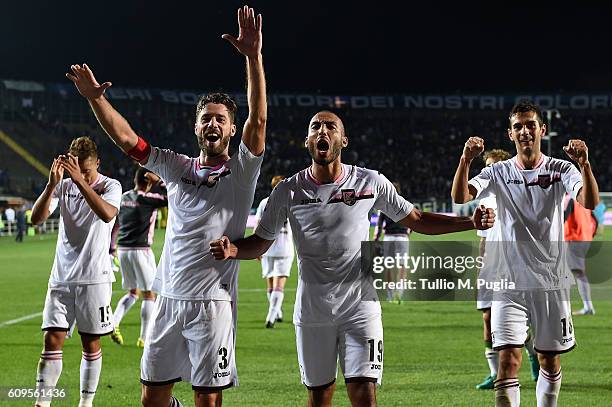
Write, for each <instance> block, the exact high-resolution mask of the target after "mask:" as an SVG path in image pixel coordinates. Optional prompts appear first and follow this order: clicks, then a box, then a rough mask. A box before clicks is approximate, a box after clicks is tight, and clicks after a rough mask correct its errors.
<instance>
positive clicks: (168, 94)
mask: <svg viewBox="0 0 612 407" xmlns="http://www.w3.org/2000/svg"><path fill="white" fill-rule="evenodd" d="M7 82H15V81H4V83H5V86H7V85H6V83H7ZM31 83H32V84H34V82H31ZM11 86H13V87H12V88H11V89H15V87H16V85H14V84H13V85H11ZM23 86H24V85H23V84H22V85H20V89H19V90H23ZM41 86H42V85H41ZM7 89H8V86H7ZM47 89H50V90H51V91H52V92H54V93H57V94H59V95H60V96H61V97H63V98H68V97H78V96H79V95H78V93H77V91H76V89H75V87H74V86H73V85H72V84H70V83H55V84H51V85H48V86H47ZM41 90H44V87H43V88H42V89H41ZM204 93H206V92H199V91H190V90H163V89H146V88H124V87H120V86H113V87H111V88H109V89H108V90H107V91H106V96H107V97H108V98H109V99H110V100H127V101H139V102H157V103H159V102H161V103H168V104H185V105H194V104H196V103H197V102H198V99H199V97H200V96H201V95H202V94H204ZM229 93H230V94H231V95H232V96H233V97H235V99H236V102H237V104H238V105H239V106H246V105H247V96H246V93H232V92H229ZM521 99H529V100H532V101H533V102H535V103H537V104H538V105H540V107H541V108H542V109H561V110H563V109H573V110H595V109H609V108H612V93H599V94H597V93H594V94H587V93H574V94H566V93H550V94H545V93H542V94H540V93H538V94H512V95H461V94H455V95H418V94H414V95H319V94H300V93H271V94H269V95H268V105H269V106H271V107H303V108H335V109H390V108H392V109H407V110H508V109H510V108H511V107H512V105H514V103H516V102H517V101H518V100H521Z"/></svg>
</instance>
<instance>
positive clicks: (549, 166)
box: [469, 154, 582, 290]
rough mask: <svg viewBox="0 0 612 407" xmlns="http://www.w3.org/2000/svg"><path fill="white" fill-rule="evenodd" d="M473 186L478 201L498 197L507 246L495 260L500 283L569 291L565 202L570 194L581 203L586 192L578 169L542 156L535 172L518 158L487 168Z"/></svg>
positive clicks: (502, 235) (502, 236)
mask: <svg viewBox="0 0 612 407" xmlns="http://www.w3.org/2000/svg"><path fill="white" fill-rule="evenodd" d="M469 184H470V185H472V186H473V187H474V188H476V191H477V195H476V198H478V197H480V196H483V197H484V196H488V195H490V194H493V195H495V198H496V201H497V212H496V215H497V216H496V218H495V221H496V222H498V223H499V228H500V229H499V241H501V242H502V243H501V244H500V245H499V247H500V250H501V252H500V253H499V256H495V257H496V258H497V261H499V269H500V270H501V271H502V272H503V273H504V275H503V276H501V277H503V278H507V279H508V280H509V281H511V282H514V283H515V284H516V288H517V289H534V288H537V289H551V290H554V289H559V288H563V287H568V286H569V283H570V281H571V276H570V273H569V271H568V270H567V267H566V266H565V265H566V263H565V249H564V244H563V197H564V195H565V193H566V192H567V193H569V194H570V195H571V196H572V197H573V198H576V195H577V194H578V193H579V191H580V189H581V188H582V176H581V175H580V172H579V171H578V170H577V169H576V167H575V166H574V165H573V164H572V163H570V162H568V161H565V160H560V159H556V158H552V157H547V156H545V155H544V154H542V156H541V158H540V160H539V161H538V163H537V165H535V166H534V168H533V169H525V168H524V167H522V165H521V164H520V162H519V161H518V160H517V157H516V156H515V157H513V158H511V159H509V160H505V161H500V162H497V163H495V164H493V165H491V166H489V167H486V168H484V169H483V170H482V172H481V173H480V174H479V175H477V176H476V177H474V178H472V179H471V180H470V181H469ZM488 250H489V248H488V246H487V251H488Z"/></svg>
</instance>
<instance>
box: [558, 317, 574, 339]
mask: <svg viewBox="0 0 612 407" xmlns="http://www.w3.org/2000/svg"><path fill="white" fill-rule="evenodd" d="M573 331H574V326H573V325H572V320H571V319H570V320H569V323H568V322H567V318H561V333H562V336H567V335H568V332H569V334H570V335H571V334H572V332H573Z"/></svg>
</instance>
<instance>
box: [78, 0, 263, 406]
mask: <svg viewBox="0 0 612 407" xmlns="http://www.w3.org/2000/svg"><path fill="white" fill-rule="evenodd" d="M238 25H239V35H238V38H234V37H233V36H231V35H229V34H224V35H223V38H224V39H226V40H227V41H229V42H230V43H231V44H232V45H233V46H234V47H235V48H236V49H237V50H238V51H239V52H240V53H241V54H242V55H244V56H245V57H246V70H247V99H248V105H249V116H248V118H247V120H246V123H245V124H244V129H243V133H242V141H241V143H240V146H239V148H238V151H237V152H236V153H235V154H234V155H233V156H232V157H231V158H230V156H229V151H228V148H229V142H230V139H231V138H232V137H233V136H234V135H235V134H236V123H235V117H236V103H235V102H234V100H232V99H231V98H230V97H229V96H228V95H225V94H220V93H213V94H209V95H205V96H203V97H202V98H200V100H199V102H198V104H197V108H196V122H195V133H196V137H197V140H198V145H199V147H200V150H201V151H200V155H199V156H198V157H194V158H190V157H188V156H186V155H183V154H177V153H175V152H173V151H170V150H162V149H160V148H158V147H153V146H151V145H150V144H149V143H148V142H147V141H145V140H144V139H143V138H141V137H140V136H138V135H137V134H136V133H134V131H133V130H132V128H131V127H130V125H129V124H128V122H127V121H126V120H125V119H124V118H123V117H122V116H121V115H120V114H119V113H118V112H117V111H116V110H115V109H114V108H113V107H112V106H111V105H110V103H109V102H108V100H107V99H106V98H105V97H104V91H105V90H106V89H107V88H108V87H109V86H111V84H110V82H105V83H103V84H102V85H100V84H99V83H98V82H97V81H96V79H95V78H94V75H93V73H92V71H91V70H90V69H89V67H88V66H87V65H83V66H79V65H73V66H72V67H71V70H72V73H68V74H67V76H68V78H69V79H71V80H72V81H73V82H74V84H75V85H76V87H77V89H78V90H79V92H80V93H81V95H82V96H83V97H85V98H86V99H87V101H88V102H89V104H90V106H91V108H92V110H93V111H94V113H95V115H96V117H97V118H98V121H99V122H100V125H101V126H102V128H103V129H104V130H105V132H106V133H107V134H108V135H109V136H110V138H111V139H112V140H113V141H114V142H115V144H117V146H119V147H120V148H121V149H122V150H123V151H124V152H125V153H126V154H128V155H129V156H130V157H132V158H133V159H134V160H136V161H138V162H140V163H141V164H142V165H143V166H144V167H145V168H147V169H149V170H151V171H153V172H154V173H156V174H158V175H159V176H160V177H161V179H162V180H163V181H164V183H165V184H166V188H167V189H168V207H169V215H168V217H169V220H168V229H167V230H166V239H165V243H164V249H163V252H162V255H161V259H160V261H159V265H158V270H157V275H156V278H155V282H154V284H153V290H154V291H156V292H158V293H159V296H158V298H157V300H156V301H155V309H154V311H153V316H152V318H151V322H150V327H149V331H148V336H147V341H146V342H145V348H144V352H143V356H142V361H141V382H142V385H143V387H142V403H143V405H144V406H164V407H165V406H168V405H169V404H170V403H171V402H172V403H173V404H172V405H178V404H177V403H178V401H177V400H176V399H175V398H174V397H172V387H173V385H174V383H175V382H178V381H180V380H185V381H188V382H190V383H191V385H192V388H193V390H194V398H195V404H196V406H219V405H221V402H222V401H221V400H222V391H223V390H224V389H226V388H229V387H231V386H233V385H236V384H237V374H236V365H235V354H234V343H235V341H234V339H235V329H234V327H235V319H234V316H235V301H236V285H237V279H238V265H239V262H237V261H232V262H225V263H220V262H218V261H215V259H214V258H213V256H212V254H211V253H210V252H209V250H208V248H209V243H210V242H211V241H212V240H213V239H215V238H218V237H219V236H222V235H224V234H225V235H230V236H232V237H233V238H234V239H237V238H240V237H243V236H244V231H245V227H246V221H247V218H248V215H249V211H250V209H251V205H252V203H253V195H254V192H255V184H256V181H257V177H258V176H259V170H260V168H261V163H262V160H263V153H264V147H265V127H266V120H267V106H266V88H265V78H264V69H263V62H262V55H261V46H262V34H261V27H262V18H261V15H257V16H255V13H254V11H253V9H252V8H249V7H247V6H245V7H243V8H240V9H239V10H238ZM201 45H202V44H199V45H198V46H199V47H200V48H201ZM209 82H210V79H209ZM107 262H108V257H107Z"/></svg>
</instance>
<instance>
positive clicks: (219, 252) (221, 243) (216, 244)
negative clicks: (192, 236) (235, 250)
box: [210, 236, 231, 260]
mask: <svg viewBox="0 0 612 407" xmlns="http://www.w3.org/2000/svg"><path fill="white" fill-rule="evenodd" d="M230 244H231V243H230V240H229V238H228V237H227V236H223V237H222V238H221V239H217V240H213V241H212V242H210V252H211V253H212V255H213V256H214V257H215V259H216V260H225V259H227V258H229V257H230V256H231V253H230Z"/></svg>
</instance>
